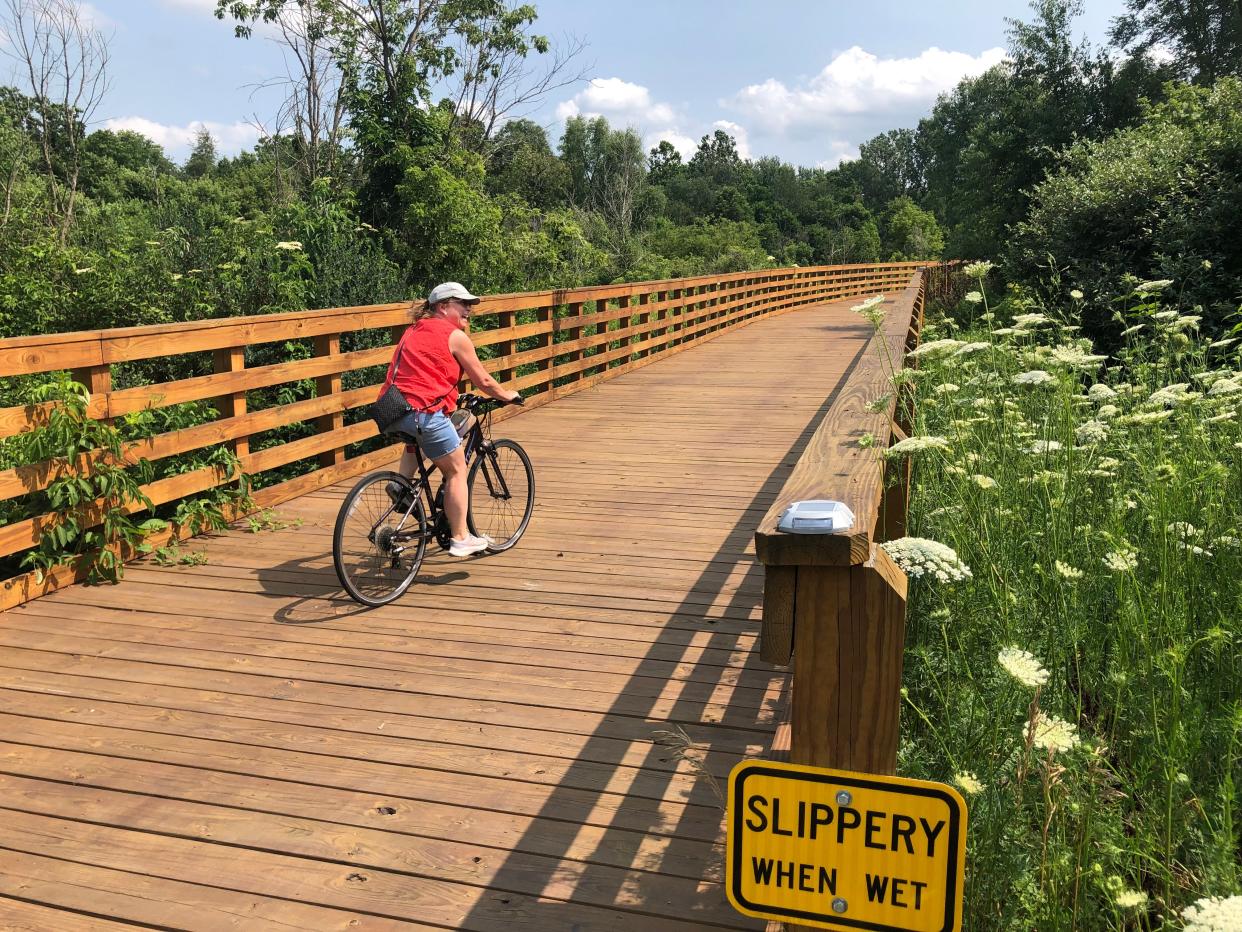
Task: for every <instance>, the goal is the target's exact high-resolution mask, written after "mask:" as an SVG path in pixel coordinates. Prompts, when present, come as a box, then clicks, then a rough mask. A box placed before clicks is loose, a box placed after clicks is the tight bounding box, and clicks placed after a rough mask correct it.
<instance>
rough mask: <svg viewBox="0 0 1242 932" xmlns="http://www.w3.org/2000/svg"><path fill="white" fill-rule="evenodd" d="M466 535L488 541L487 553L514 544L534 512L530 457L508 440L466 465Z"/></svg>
mask: <svg viewBox="0 0 1242 932" xmlns="http://www.w3.org/2000/svg"><path fill="white" fill-rule="evenodd" d="M468 482H469V485H470V510H469V511H468V512H467V513H466V523H467V524H468V525H469V527H470V533H471V534H475V535H477V536H480V537H488V538H490V539H491V540H492V544H491V545H490V546H488V548H487V551H488V553H500V552H501V551H502V550H508V549H509V548H510V547H512V546H513V545H514V544H516V543H517V542H518V539H519V538H520V537H521V536H522V534H524V533H525V532H526V525H528V524H529V523H530V516H531V512H533V511H534V510H535V470H534V468H533V467H532V466H531V464H530V457H529V456H527V455H526V451H525V450H523V449H522V448H521V447H520V446H518V445H517V444H516V443H515V442H514V441H512V440H497V441H495V442H494V443H491V444H488V445H487V446H485V447H484V448H483V449H481V450H480V451H479V455H478V456H477V457H475V460H474V462H473V463H471V464H470V475H469V478H468Z"/></svg>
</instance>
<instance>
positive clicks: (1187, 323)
mask: <svg viewBox="0 0 1242 932" xmlns="http://www.w3.org/2000/svg"><path fill="white" fill-rule="evenodd" d="M1202 319H1203V318H1202V317H1201V316H1199V315H1197V314H1183V315H1182V316H1181V317H1179V318H1177V320H1175V321H1173V323H1172V325H1171V327H1170V329H1172V330H1173V331H1174V332H1176V331H1180V330H1198V329H1199V321H1201V320H1202Z"/></svg>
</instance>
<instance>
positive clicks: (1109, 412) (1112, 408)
mask: <svg viewBox="0 0 1242 932" xmlns="http://www.w3.org/2000/svg"><path fill="white" fill-rule="evenodd" d="M1120 413H1121V409H1120V408H1119V407H1117V406H1116V405H1100V410H1099V411H1097V412H1096V414H1098V415H1099V416H1100V417H1102V418H1107V417H1116V416H1117V415H1118V414H1120Z"/></svg>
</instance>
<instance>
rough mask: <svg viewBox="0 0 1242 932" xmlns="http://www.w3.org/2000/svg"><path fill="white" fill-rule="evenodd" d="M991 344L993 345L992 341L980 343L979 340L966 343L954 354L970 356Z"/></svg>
mask: <svg viewBox="0 0 1242 932" xmlns="http://www.w3.org/2000/svg"><path fill="white" fill-rule="evenodd" d="M991 345H992V344H991V343H979V342H975V343H966V344H963V345H962V346H960V347H958V350H957V352H956V353H954V354H953V355H954V356H969V355H970V354H971V353H978V352H981V351H982V350H985V349H987V348H988V347H990V346H991Z"/></svg>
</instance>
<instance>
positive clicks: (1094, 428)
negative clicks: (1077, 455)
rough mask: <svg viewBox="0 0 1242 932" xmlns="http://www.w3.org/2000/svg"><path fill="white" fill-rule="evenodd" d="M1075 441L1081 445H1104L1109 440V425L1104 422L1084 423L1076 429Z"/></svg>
mask: <svg viewBox="0 0 1242 932" xmlns="http://www.w3.org/2000/svg"><path fill="white" fill-rule="evenodd" d="M1074 439H1076V440H1077V441H1078V442H1079V443H1080V444H1092V443H1103V442H1104V441H1105V440H1107V439H1108V425H1107V424H1105V423H1104V422H1103V421H1083V422H1082V423H1081V424H1079V425H1078V426H1077V427H1075V428H1074Z"/></svg>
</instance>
